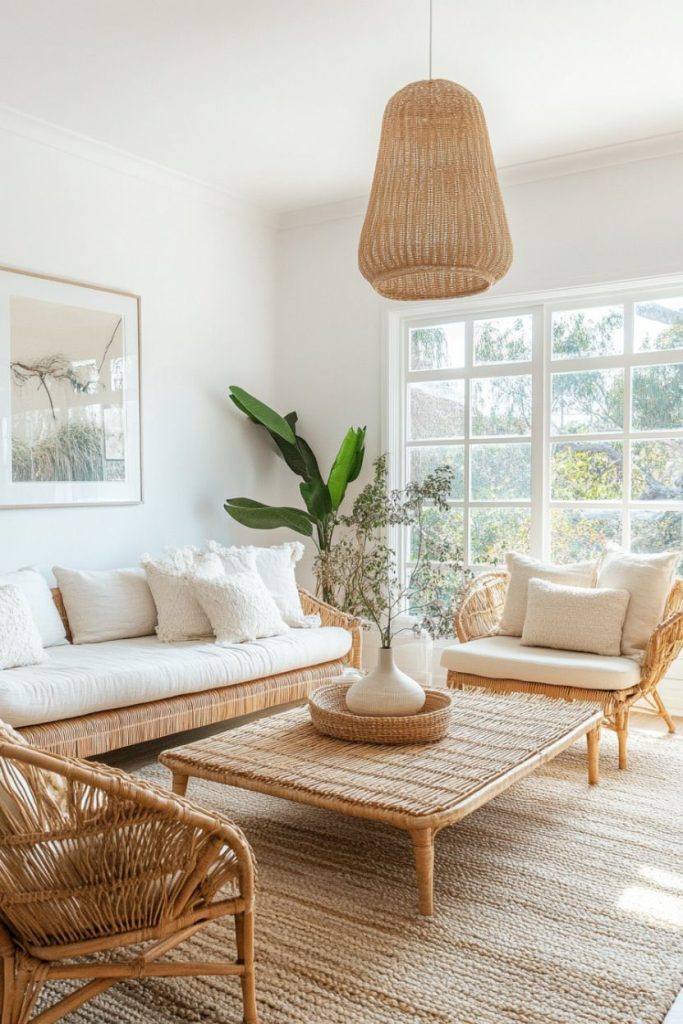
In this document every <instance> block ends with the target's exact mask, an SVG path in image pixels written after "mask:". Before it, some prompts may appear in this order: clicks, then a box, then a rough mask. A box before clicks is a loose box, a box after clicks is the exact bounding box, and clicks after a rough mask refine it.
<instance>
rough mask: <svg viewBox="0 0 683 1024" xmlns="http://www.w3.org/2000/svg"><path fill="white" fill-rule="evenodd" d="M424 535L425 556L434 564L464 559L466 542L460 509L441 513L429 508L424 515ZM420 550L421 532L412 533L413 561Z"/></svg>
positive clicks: (411, 554) (411, 548) (412, 531)
mask: <svg viewBox="0 0 683 1024" xmlns="http://www.w3.org/2000/svg"><path fill="white" fill-rule="evenodd" d="M423 522H424V531H423V535H422V544H423V547H424V551H423V554H424V555H425V556H426V557H427V558H429V559H431V560H432V561H434V562H450V561H457V560H458V559H460V558H462V548H463V542H464V534H463V515H462V512H461V510H460V509H457V508H455V509H449V510H448V512H439V511H438V510H437V509H435V508H428V509H427V510H426V512H425V515H424V520H423ZM419 550H420V531H419V530H417V529H412V530H411V531H410V557H411V559H412V560H413V561H415V559H416V558H417V556H418V553H419Z"/></svg>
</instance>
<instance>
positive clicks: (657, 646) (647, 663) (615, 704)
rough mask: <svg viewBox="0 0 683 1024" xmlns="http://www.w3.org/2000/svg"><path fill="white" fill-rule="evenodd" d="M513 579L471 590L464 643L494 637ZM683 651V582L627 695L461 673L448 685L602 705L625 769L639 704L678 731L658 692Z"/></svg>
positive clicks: (462, 623) (494, 576) (484, 581)
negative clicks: (632, 720)
mask: <svg viewBox="0 0 683 1024" xmlns="http://www.w3.org/2000/svg"><path fill="white" fill-rule="evenodd" d="M508 580H509V576H508V573H506V572H488V573H482V574H481V575H480V576H477V577H476V579H474V580H473V581H472V583H471V584H470V585H469V587H468V588H467V590H466V591H465V594H464V595H463V599H462V602H461V604H460V607H459V608H458V610H457V612H456V613H455V620H454V626H455V632H456V635H457V637H458V640H460V642H461V643H466V642H467V641H468V640H477V639H479V638H480V637H484V636H490V635H492V634H493V633H494V632H495V628H496V626H497V625H498V622H499V620H500V617H501V614H502V611H503V605H504V604H505V594H506V591H507V585H508ZM682 649H683V579H681V578H678V579H677V580H676V582H675V583H674V585H673V587H672V588H671V591H670V592H669V596H668V598H667V601H666V605H665V608H664V615H663V618H662V621H661V622H660V623H659V625H658V626H657V628H656V629H655V631H654V633H653V634H652V636H651V637H650V640H649V643H648V645H647V648H646V650H645V656H644V658H643V661H642V665H641V673H640V681H639V682H638V684H637V685H636V686H632V687H630V688H629V689H627V690H588V689H582V688H577V687H571V686H557V685H553V684H550V683H536V682H524V681H522V680H519V679H490V678H488V677H485V676H476V675H469V674H467V673H463V672H457V671H455V670H449V672H448V677H447V678H448V685H449V686H450V687H451V688H453V689H463V688H464V687H466V686H478V687H482V688H483V689H487V690H492V691H495V692H496V693H514V692H516V693H541V694H544V695H545V696H547V697H556V698H557V697H562V698H564V699H565V700H585V701H591V702H593V703H599V704H601V705H602V707H603V710H604V713H605V722H604V724H605V725H606V726H607V727H608V728H610V729H613V730H614V731H615V732H616V733H617V737H618V740H619V767H620V768H626V766H627V764H628V754H627V741H628V727H629V714H630V710H631V708H632V706H633V705H634V704H635V702H636V701H639V700H641V699H644V700H645V701H647V702H648V703H649V704H650V706H651V708H652V710H653V711H655V712H656V714H658V715H661V717H662V718H663V719H664V721H665V722H666V725H667V728H668V730H669V732H675V731H676V726H675V724H674V722H673V719H672V718H671V715H670V714H669V712H668V711H667V709H666V707H665V706H664V702H663V700H662V698H661V697H660V695H659V693H658V692H657V686H658V685H659V683H660V682H661V680H662V678H663V677H664V676H665V675H666V673H667V672H668V670H669V668H670V666H671V664H672V662H673V661H674V660H675V658H677V657H678V655H679V653H680V652H681V650H682Z"/></svg>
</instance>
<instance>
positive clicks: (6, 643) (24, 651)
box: [0, 583, 46, 669]
mask: <svg viewBox="0 0 683 1024" xmlns="http://www.w3.org/2000/svg"><path fill="white" fill-rule="evenodd" d="M45 657H46V656H45V651H44V650H43V642H42V640H41V638H40V633H39V632H38V627H37V626H36V624H35V621H34V619H33V615H32V614H31V607H30V605H29V603H28V600H27V598H26V595H25V593H24V591H23V590H21V588H20V587H17V586H16V585H15V584H13V583H9V584H7V585H5V586H0V669H6V668H19V667H20V666H21V665H39V664H40V663H41V662H42V661H45Z"/></svg>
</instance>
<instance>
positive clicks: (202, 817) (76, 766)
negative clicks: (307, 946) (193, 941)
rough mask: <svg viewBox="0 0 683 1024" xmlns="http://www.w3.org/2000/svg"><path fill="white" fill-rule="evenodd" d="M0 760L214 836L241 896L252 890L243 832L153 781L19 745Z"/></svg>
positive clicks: (4, 750)
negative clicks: (236, 873) (227, 853)
mask: <svg viewBox="0 0 683 1024" xmlns="http://www.w3.org/2000/svg"><path fill="white" fill-rule="evenodd" d="M0 757H6V758H8V759H10V760H14V761H19V762H20V763H22V764H27V765H32V766H33V767H35V768H38V769H40V770H42V771H46V772H52V773H54V774H56V775H60V776H62V777H63V778H64V779H67V780H69V781H71V782H77V783H80V784H81V785H82V786H84V787H91V788H93V789H98V790H101V791H102V792H104V793H107V794H109V795H110V796H112V797H113V798H115V799H118V800H130V801H132V802H133V803H136V804H137V805H138V806H140V807H143V808H145V809H146V810H149V811H150V812H152V813H157V814H161V815H163V816H165V817H167V818H169V819H172V820H175V821H177V822H179V823H180V824H182V825H186V826H187V828H188V830H191V829H197V830H200V831H203V832H205V833H208V834H209V835H212V836H215V837H216V839H218V840H220V841H221V843H222V844H224V845H226V846H229V847H230V849H231V850H232V851H233V852H234V854H235V856H236V857H237V860H238V863H239V866H240V876H241V879H242V885H243V891H242V895H243V896H248V895H251V894H252V892H253V887H254V857H253V853H252V850H251V847H250V846H249V843H248V841H247V839H246V837H245V835H244V833H243V832H242V830H241V829H240V828H239V827H238V826H237V825H234V824H233V823H232V822H231V821H229V820H228V819H227V818H224V817H223V816H221V815H217V814H208V813H207V812H206V811H203V810H202V809H201V808H199V807H196V806H195V805H194V804H193V803H191V801H189V800H186V799H185V798H184V797H180V796H177V795H176V794H175V793H172V792H171V791H170V790H167V789H164V788H163V787H162V786H158V785H156V784H155V783H153V782H146V781H142V780H141V779H136V778H133V777H132V776H131V775H128V774H127V773H126V772H123V771H120V770H119V769H118V768H111V767H109V766H108V765H101V764H97V763H95V762H90V761H79V760H77V759H76V758H70V757H63V756H61V755H59V754H49V753H47V752H46V751H43V750H39V749H37V748H35V747H29V746H24V745H23V744H18V743H0Z"/></svg>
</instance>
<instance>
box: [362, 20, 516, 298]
mask: <svg viewBox="0 0 683 1024" xmlns="http://www.w3.org/2000/svg"><path fill="white" fill-rule="evenodd" d="M430 73H431V19H430ZM511 263H512V241H511V239H510V232H509V230H508V225H507V220H506V217H505V209H504V207H503V199H502V196H501V193H500V186H499V184H498V176H497V174H496V168H495V165H494V162H493V154H492V152H491V144H490V142H489V137H488V132H487V130H486V122H485V120H484V112H483V110H482V108H481V104H480V103H479V101H478V100H477V98H476V96H473V95H472V93H471V92H469V91H468V90H467V89H465V88H463V86H461V85H457V84H456V83H455V82H449V81H446V80H445V79H442V78H436V79H432V78H430V79H428V80H425V81H421V82H413V83H411V84H410V85H407V86H405V88H403V89H401V90H400V91H399V92H397V93H396V94H395V95H394V96H392V97H391V99H390V100H389V102H388V104H387V106H386V110H385V111H384V120H383V122H382V134H381V137H380V143H379V154H378V157H377V165H376V168H375V177H374V180H373V183H372V191H371V193H370V201H369V203H368V209H367V213H366V215H365V222H364V224H363V230H362V232H361V237H360V246H359V251H358V265H359V267H360V272H361V274H362V275H363V277H365V278H367V280H368V281H369V282H370V284H371V285H372V287H373V288H374V289H375V291H377V292H379V293H380V295H385V296H386V297H387V298H390V299H404V300H415V299H447V298H459V297H462V296H465V295H475V294H476V293H477V292H483V291H486V289H487V288H489V287H490V286H491V285H492V284H494V283H495V282H496V281H499V280H500V279H501V277H503V276H504V275H505V274H506V273H507V271H508V270H509V268H510V264H511Z"/></svg>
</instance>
